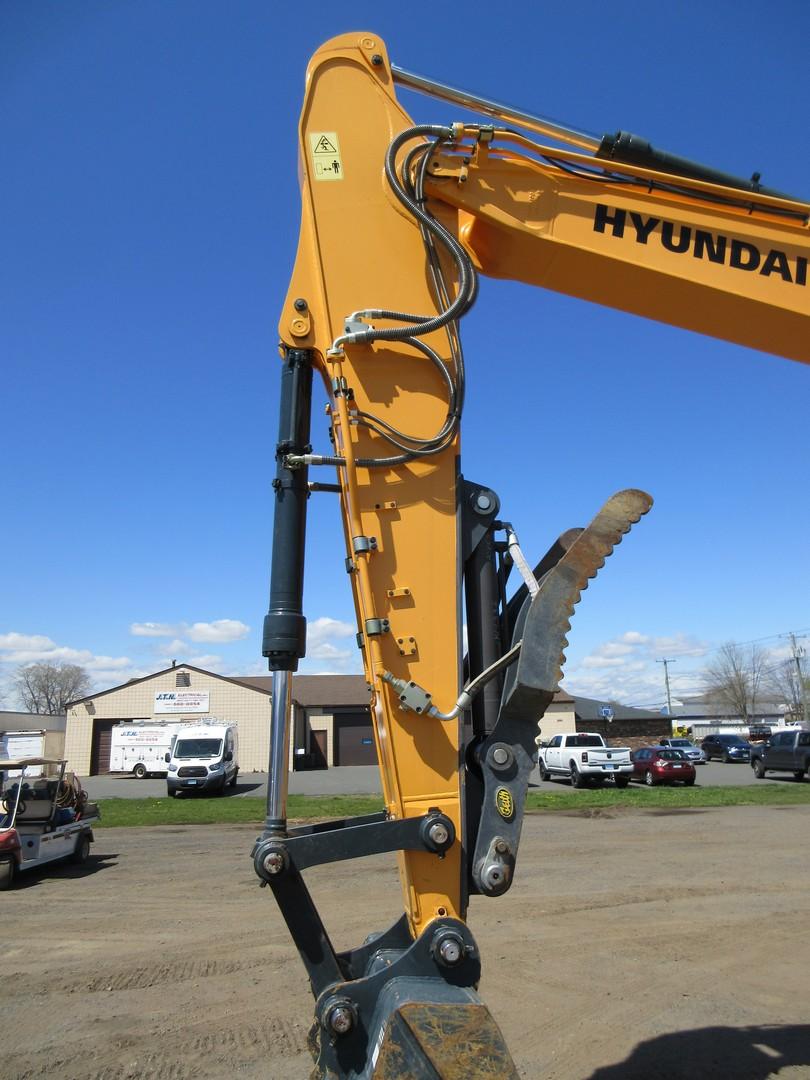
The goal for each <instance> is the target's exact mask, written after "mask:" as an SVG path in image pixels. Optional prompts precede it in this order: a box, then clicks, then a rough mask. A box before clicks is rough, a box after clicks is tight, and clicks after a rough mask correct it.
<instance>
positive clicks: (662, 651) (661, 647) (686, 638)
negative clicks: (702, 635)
mask: <svg viewBox="0 0 810 1080" xmlns="http://www.w3.org/2000/svg"><path fill="white" fill-rule="evenodd" d="M652 650H653V652H655V653H656V654H657V655H659V656H667V657H669V656H705V655H706V653H707V652H708V651H709V646H708V644H707V643H706V642H705V641H699V640H698V639H697V638H695V637H692V635H691V634H675V636H674V637H659V638H654V639H653V644H652Z"/></svg>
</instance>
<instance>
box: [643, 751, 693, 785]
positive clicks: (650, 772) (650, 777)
mask: <svg viewBox="0 0 810 1080" xmlns="http://www.w3.org/2000/svg"><path fill="white" fill-rule="evenodd" d="M630 756H631V758H632V760H633V777H632V778H633V779H634V780H643V781H644V783H645V784H646V785H647V787H655V786H656V784H686V786H687V787H691V786H692V784H694V782H695V776H696V775H697V774H696V773H695V766H694V765H693V764H692V762H691V761H690V760H689V759H688V758H687V757H686V755H685V754H684V753H683V751H682V750H676V749H674V747H671V746H642V747H641V749H640V750H634V751H633V753H632V754H631V755H630Z"/></svg>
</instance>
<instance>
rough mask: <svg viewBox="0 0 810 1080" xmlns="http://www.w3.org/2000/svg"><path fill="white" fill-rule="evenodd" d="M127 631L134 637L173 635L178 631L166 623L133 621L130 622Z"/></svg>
mask: <svg viewBox="0 0 810 1080" xmlns="http://www.w3.org/2000/svg"><path fill="white" fill-rule="evenodd" d="M129 632H130V634H132V635H133V636H134V637H174V635H175V634H176V633H177V632H178V631H177V628H176V627H174V626H170V625H169V624H168V623H156V622H134V623H131V624H130V627H129Z"/></svg>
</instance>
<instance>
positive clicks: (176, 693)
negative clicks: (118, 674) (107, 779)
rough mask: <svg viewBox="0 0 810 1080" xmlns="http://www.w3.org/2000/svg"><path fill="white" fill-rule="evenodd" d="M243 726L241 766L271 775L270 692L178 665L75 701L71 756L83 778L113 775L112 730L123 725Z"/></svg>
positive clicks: (70, 715) (68, 744)
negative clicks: (210, 721)
mask: <svg viewBox="0 0 810 1080" xmlns="http://www.w3.org/2000/svg"><path fill="white" fill-rule="evenodd" d="M206 717H216V719H217V720H222V721H228V722H236V723H237V724H238V725H239V767H240V769H242V770H243V771H244V772H266V771H267V762H268V757H269V752H270V750H269V747H270V692H269V690H263V689H260V688H258V687H255V686H248V685H246V684H245V683H244V682H240V681H239V680H238V679H229V678H226V677H225V676H223V675H215V674H214V673H213V672H211V671H204V670H203V669H202V668H197V667H193V666H192V665H191V664H177V665H176V666H172V667H170V668H166V669H165V670H163V671H157V672H155V674H154V675H147V676H146V677H145V678H143V679H132V680H130V682H127V683H124V684H123V685H122V686H114V687H112V688H111V689H110V690H103V691H101V692H100V693H97V694H91V695H90V696H89V697H86V698H82V699H81V700H80V701H74V702H71V704H70V705H68V709H67V730H66V732H65V757H66V758H67V759H68V761H69V762H70V767H71V768H72V769H74V770H75V771H76V772H77V773H79V774H80V775H82V776H90V775H95V774H96V773H104V772H109V768H110V744H111V741H112V729H113V727H114V726H115V725H116V724H119V723H121V721H122V720H123V721H134V720H140V721H152V722H153V723H160V722H162V721H165V722H178V721H184V720H203V719H205V718H206Z"/></svg>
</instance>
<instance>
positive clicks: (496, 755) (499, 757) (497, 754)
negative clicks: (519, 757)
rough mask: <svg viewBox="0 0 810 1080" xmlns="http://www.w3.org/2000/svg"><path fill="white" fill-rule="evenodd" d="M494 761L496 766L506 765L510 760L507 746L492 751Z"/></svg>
mask: <svg viewBox="0 0 810 1080" xmlns="http://www.w3.org/2000/svg"><path fill="white" fill-rule="evenodd" d="M492 760H493V761H494V762H495V764H496V765H505V764H506V763H507V761H508V760H509V751H508V750H507V749H506V747H505V746H498V747H496V748H495V749H494V750H493V751H492Z"/></svg>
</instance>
